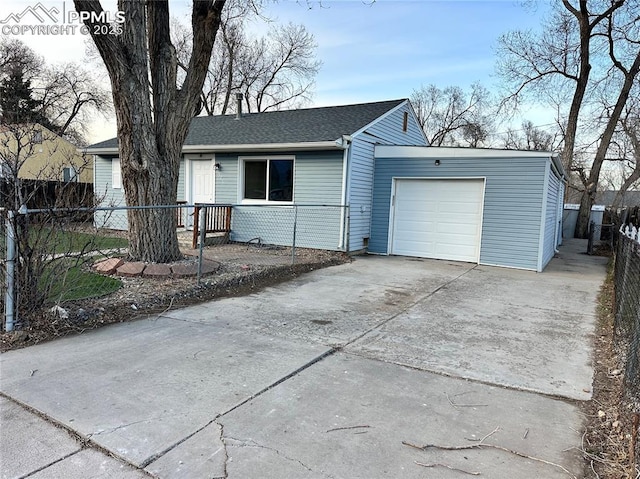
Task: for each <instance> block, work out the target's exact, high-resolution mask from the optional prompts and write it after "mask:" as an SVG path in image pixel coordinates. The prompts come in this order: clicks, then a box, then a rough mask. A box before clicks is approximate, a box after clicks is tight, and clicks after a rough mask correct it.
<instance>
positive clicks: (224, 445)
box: [213, 419, 229, 479]
mask: <svg viewBox="0 0 640 479" xmlns="http://www.w3.org/2000/svg"><path fill="white" fill-rule="evenodd" d="M213 423H214V424H217V425H218V427H219V428H220V442H221V443H222V451H223V452H224V464H223V468H222V474H223V476H222V477H221V478H218V479H227V478H228V477H229V473H228V472H227V464H228V463H229V451H228V450H227V441H226V439H225V437H224V424H222V423H220V422H218V421H217V419H214V420H213Z"/></svg>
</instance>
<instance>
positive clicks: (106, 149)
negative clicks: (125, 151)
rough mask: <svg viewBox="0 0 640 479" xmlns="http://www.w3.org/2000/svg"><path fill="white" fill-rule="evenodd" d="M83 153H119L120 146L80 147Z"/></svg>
mask: <svg viewBox="0 0 640 479" xmlns="http://www.w3.org/2000/svg"><path fill="white" fill-rule="evenodd" d="M79 151H80V152H81V153H87V154H89V155H114V154H115V155H117V154H118V147H103V148H92V147H90V146H89V147H87V148H81V149H79Z"/></svg>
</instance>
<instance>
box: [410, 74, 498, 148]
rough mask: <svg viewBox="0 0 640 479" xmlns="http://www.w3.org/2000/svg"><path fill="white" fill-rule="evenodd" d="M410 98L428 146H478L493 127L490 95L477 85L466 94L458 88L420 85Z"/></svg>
mask: <svg viewBox="0 0 640 479" xmlns="http://www.w3.org/2000/svg"><path fill="white" fill-rule="evenodd" d="M410 98H411V103H412V105H413V108H414V110H415V112H416V115H417V117H418V122H419V123H420V126H421V127H422V129H423V130H424V133H425V135H426V137H427V140H428V141H429V144H430V145H431V146H444V145H450V146H472V147H477V146H481V145H482V144H483V143H484V142H485V141H486V139H487V137H488V135H489V132H490V131H491V129H492V127H493V125H492V122H491V118H490V108H491V107H490V101H491V100H490V94H489V92H488V90H487V89H486V88H484V87H482V86H481V85H479V84H473V85H472V86H471V91H470V92H469V94H468V95H467V94H466V93H465V92H464V90H463V89H462V88H460V87H457V86H449V87H446V88H444V89H440V88H438V87H436V86H435V85H428V86H424V85H423V86H421V87H420V88H419V89H417V90H414V91H413V92H412V93H411V97H410Z"/></svg>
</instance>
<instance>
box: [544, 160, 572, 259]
mask: <svg viewBox="0 0 640 479" xmlns="http://www.w3.org/2000/svg"><path fill="white" fill-rule="evenodd" d="M549 162H550V163H551V170H552V171H554V172H555V174H556V175H557V176H558V179H559V180H560V184H561V185H562V186H563V188H562V197H560V192H558V201H559V203H560V204H559V205H558V208H557V210H559V211H556V215H558V216H559V217H560V220H559V221H558V218H556V226H555V229H556V230H555V238H554V240H553V242H554V246H553V251H554V252H555V253H556V254H558V253H559V252H560V250H559V249H558V246H560V245H561V244H562V227H563V225H562V216H563V215H562V213H563V211H564V195H565V194H566V189H567V184H568V181H567V177H566V176H565V174H564V172H562V173H560V170H558V167H557V166H556V163H555V161H553V156H552V157H551V158H549ZM558 234H560V242H559V243H558Z"/></svg>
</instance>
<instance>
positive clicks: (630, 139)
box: [611, 97, 640, 206]
mask: <svg viewBox="0 0 640 479" xmlns="http://www.w3.org/2000/svg"><path fill="white" fill-rule="evenodd" d="M612 143H613V148H612V149H611V150H612V152H611V153H612V158H611V159H612V160H617V161H618V162H619V165H620V168H619V169H618V171H617V178H616V179H617V180H618V181H617V184H618V185H619V186H618V187H616V188H615V189H617V193H616V196H615V198H614V200H613V205H614V206H617V205H619V204H621V202H622V199H623V198H624V195H625V193H626V192H627V191H628V190H630V189H632V188H633V187H634V186H640V101H639V100H638V98H637V97H635V98H634V100H633V101H632V102H631V105H628V107H627V108H626V109H625V112H624V114H623V116H622V118H621V119H620V130H619V131H618V133H617V139H616V141H614V142H612Z"/></svg>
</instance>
